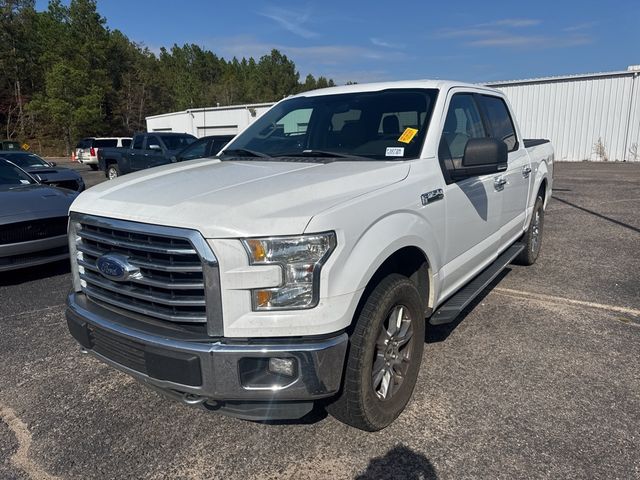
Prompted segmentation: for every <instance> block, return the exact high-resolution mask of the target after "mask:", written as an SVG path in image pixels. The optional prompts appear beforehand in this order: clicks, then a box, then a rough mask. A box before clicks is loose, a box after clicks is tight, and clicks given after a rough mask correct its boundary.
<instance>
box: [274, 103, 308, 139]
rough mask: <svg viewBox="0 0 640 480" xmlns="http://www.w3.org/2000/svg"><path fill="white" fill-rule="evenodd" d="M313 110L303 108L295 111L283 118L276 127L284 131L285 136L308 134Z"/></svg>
mask: <svg viewBox="0 0 640 480" xmlns="http://www.w3.org/2000/svg"><path fill="white" fill-rule="evenodd" d="M312 111H313V110H312V109H311V108H301V109H300V110H294V111H292V112H289V113H288V114H287V115H285V116H284V117H282V118H281V119H280V120H278V123H276V127H277V128H279V129H282V132H283V133H284V135H287V136H290V135H303V134H305V133H307V127H308V126H309V119H310V118H311V112H312Z"/></svg>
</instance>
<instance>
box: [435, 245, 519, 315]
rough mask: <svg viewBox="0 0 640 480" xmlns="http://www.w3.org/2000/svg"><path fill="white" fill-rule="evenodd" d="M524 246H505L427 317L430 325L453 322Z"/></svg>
mask: <svg viewBox="0 0 640 480" xmlns="http://www.w3.org/2000/svg"><path fill="white" fill-rule="evenodd" d="M524 247H525V245H524V244H523V243H514V244H513V245H511V246H510V247H509V248H507V249H506V250H505V251H504V253H502V255H500V256H499V257H498V258H496V260H495V261H494V262H493V263H492V264H491V265H489V266H488V267H487V268H485V269H484V270H483V271H482V272H481V273H480V274H478V276H476V277H475V278H474V279H473V280H471V281H470V282H469V283H467V284H466V285H465V286H464V287H462V288H461V289H460V290H458V291H457V292H456V293H455V294H454V295H453V296H452V297H451V298H449V299H448V300H447V301H446V302H445V303H443V304H442V305H441V306H440V307H438V309H437V310H436V311H435V313H434V314H433V315H431V317H430V318H429V323H430V324H431V325H442V324H444V323H451V322H453V321H454V320H455V319H456V317H457V316H458V315H460V312H462V310H464V308H465V307H466V306H467V305H469V304H470V303H471V301H472V300H473V299H474V298H476V297H477V296H478V295H479V294H480V292H482V291H483V290H484V289H485V288H486V287H487V285H489V284H490V283H491V281H492V280H493V279H494V278H496V277H497V276H498V274H499V273H500V272H501V271H502V270H504V269H505V267H506V266H507V265H509V264H510V263H511V262H512V261H513V259H514V258H516V257H517V256H518V254H519V253H520V252H521V251H522V250H524Z"/></svg>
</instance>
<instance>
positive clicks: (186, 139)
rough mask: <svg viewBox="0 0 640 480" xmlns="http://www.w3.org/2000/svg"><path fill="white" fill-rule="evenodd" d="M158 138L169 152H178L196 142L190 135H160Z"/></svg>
mask: <svg viewBox="0 0 640 480" xmlns="http://www.w3.org/2000/svg"><path fill="white" fill-rule="evenodd" d="M160 138H161V139H162V143H164V145H165V146H166V147H167V148H168V149H169V150H178V149H179V148H184V147H186V146H187V145H191V144H192V143H193V142H195V141H196V137H194V136H192V135H160Z"/></svg>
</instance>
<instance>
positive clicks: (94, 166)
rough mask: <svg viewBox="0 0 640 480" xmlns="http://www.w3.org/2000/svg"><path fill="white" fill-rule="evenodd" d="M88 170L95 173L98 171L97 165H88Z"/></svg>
mask: <svg viewBox="0 0 640 480" xmlns="http://www.w3.org/2000/svg"><path fill="white" fill-rule="evenodd" d="M89 168H90V169H91V170H93V171H94V172H95V171H96V170H98V165H96V164H95V163H90V164H89Z"/></svg>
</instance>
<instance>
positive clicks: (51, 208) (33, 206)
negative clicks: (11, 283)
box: [0, 159, 78, 272]
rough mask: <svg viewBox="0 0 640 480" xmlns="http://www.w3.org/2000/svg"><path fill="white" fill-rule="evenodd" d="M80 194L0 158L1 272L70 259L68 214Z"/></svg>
mask: <svg viewBox="0 0 640 480" xmlns="http://www.w3.org/2000/svg"><path fill="white" fill-rule="evenodd" d="M77 195H78V194H77V192H72V191H70V190H65V189H62V188H55V187H50V186H48V185H41V184H39V183H38V182H37V180H36V179H35V178H33V177H32V176H31V175H29V174H28V173H26V172H25V171H24V170H22V169H20V168H19V167H17V166H16V165H14V164H13V163H11V162H9V161H7V160H2V159H0V272H4V271H7V270H15V269H18V268H24V267H30V266H33V265H41V264H43V263H49V262H54V261H57V260H62V259H65V258H68V257H69V246H68V240H67V221H68V212H69V207H70V206H71V203H72V202H73V200H74V199H75V198H76V197H77Z"/></svg>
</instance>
